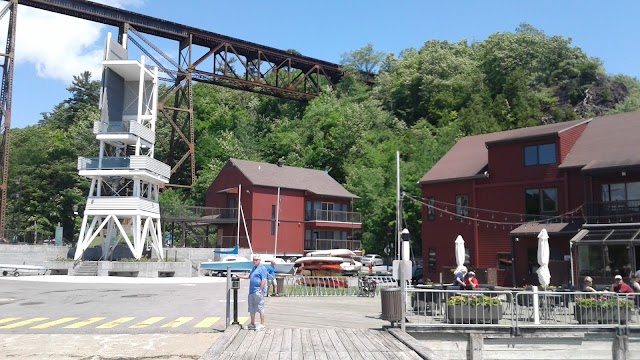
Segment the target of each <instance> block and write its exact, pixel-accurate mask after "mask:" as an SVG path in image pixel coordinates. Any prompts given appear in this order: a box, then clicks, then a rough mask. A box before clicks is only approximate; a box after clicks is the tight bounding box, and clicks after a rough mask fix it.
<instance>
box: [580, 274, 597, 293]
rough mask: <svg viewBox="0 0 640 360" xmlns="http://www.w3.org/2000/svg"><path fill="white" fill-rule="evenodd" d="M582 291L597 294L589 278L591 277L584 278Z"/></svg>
mask: <svg viewBox="0 0 640 360" xmlns="http://www.w3.org/2000/svg"><path fill="white" fill-rule="evenodd" d="M582 291H584V292H598V290H596V289H594V288H593V279H592V278H591V276H587V277H585V278H584V285H583V286H582Z"/></svg>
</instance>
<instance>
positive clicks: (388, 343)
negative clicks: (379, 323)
mask: <svg viewBox="0 0 640 360" xmlns="http://www.w3.org/2000/svg"><path fill="white" fill-rule="evenodd" d="M385 335H388V334H387V333H386V332H382V331H375V330H372V331H371V332H370V337H371V341H375V342H376V343H378V344H379V346H380V347H381V348H383V349H385V350H384V351H386V352H392V353H396V352H401V351H411V349H409V348H408V347H407V346H406V345H404V344H402V343H400V342H399V341H397V340H396V341H393V340H395V338H394V339H393V340H391V339H387V338H386V337H385Z"/></svg>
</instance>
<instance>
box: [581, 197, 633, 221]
mask: <svg viewBox="0 0 640 360" xmlns="http://www.w3.org/2000/svg"><path fill="white" fill-rule="evenodd" d="M585 215H586V218H587V221H588V222H590V223H593V222H596V221H597V220H598V219H599V220H600V221H602V222H616V223H618V222H619V223H624V222H635V221H640V200H620V201H609V202H591V203H586V204H585Z"/></svg>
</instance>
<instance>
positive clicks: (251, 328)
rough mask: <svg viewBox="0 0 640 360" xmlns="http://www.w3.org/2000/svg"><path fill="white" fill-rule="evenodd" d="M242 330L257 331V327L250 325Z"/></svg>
mask: <svg viewBox="0 0 640 360" xmlns="http://www.w3.org/2000/svg"><path fill="white" fill-rule="evenodd" d="M242 328H243V329H245V330H255V329H256V326H255V325H253V324H249V325H245V326H243V327H242Z"/></svg>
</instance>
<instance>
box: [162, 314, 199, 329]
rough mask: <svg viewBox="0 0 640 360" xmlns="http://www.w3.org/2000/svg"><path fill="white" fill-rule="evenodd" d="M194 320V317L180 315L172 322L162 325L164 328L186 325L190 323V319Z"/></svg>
mask: <svg viewBox="0 0 640 360" xmlns="http://www.w3.org/2000/svg"><path fill="white" fill-rule="evenodd" d="M191 320H193V318H192V317H179V318H177V319H175V320H173V321H171V322H168V323H166V324H164V325H162V326H160V327H163V328H177V327H178V326H180V325H184V324H186V323H188V322H189V321H191Z"/></svg>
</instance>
